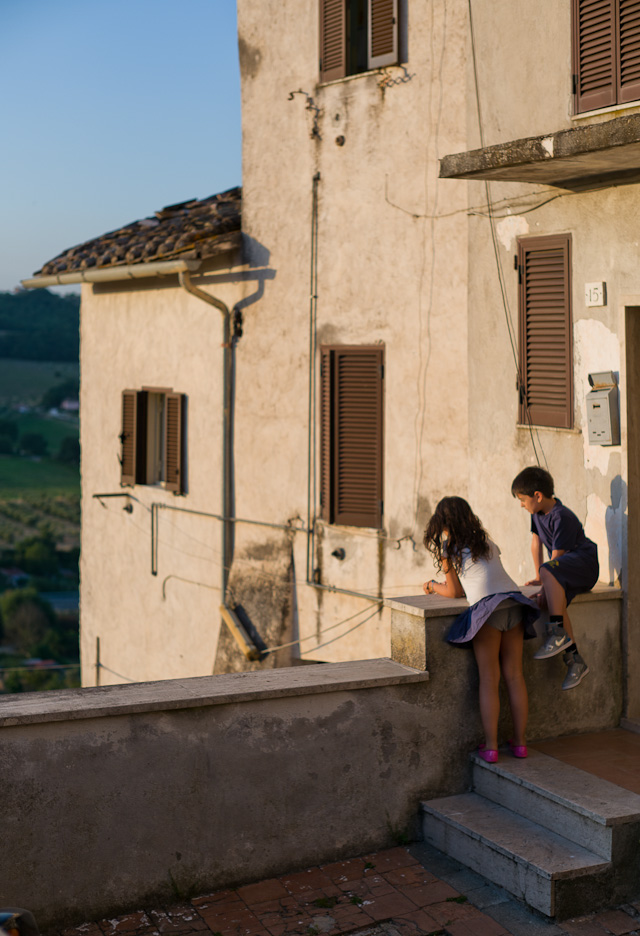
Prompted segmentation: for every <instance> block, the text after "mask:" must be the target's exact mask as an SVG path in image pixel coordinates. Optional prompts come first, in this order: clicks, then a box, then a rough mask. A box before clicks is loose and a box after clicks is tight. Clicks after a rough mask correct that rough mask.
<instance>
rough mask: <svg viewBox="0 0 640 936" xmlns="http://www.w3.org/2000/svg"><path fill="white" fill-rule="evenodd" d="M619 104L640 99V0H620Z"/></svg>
mask: <svg viewBox="0 0 640 936" xmlns="http://www.w3.org/2000/svg"><path fill="white" fill-rule="evenodd" d="M619 4H620V6H619V10H618V37H619V38H618V49H619V58H618V73H617V79H618V80H617V84H618V102H617V103H618V104H625V103H627V102H628V101H637V100H639V99H640V0H619Z"/></svg>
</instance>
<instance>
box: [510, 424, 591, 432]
mask: <svg viewBox="0 0 640 936" xmlns="http://www.w3.org/2000/svg"><path fill="white" fill-rule="evenodd" d="M516 429H526V430H527V432H528V431H529V429H535V430H536V432H539V431H540V430H541V429H542V430H543V431H544V432H568V433H569V434H570V435H582V429H578V428H576V427H574V428H573V429H565V428H564V427H563V426H536V425H532V426H530V425H529V423H516Z"/></svg>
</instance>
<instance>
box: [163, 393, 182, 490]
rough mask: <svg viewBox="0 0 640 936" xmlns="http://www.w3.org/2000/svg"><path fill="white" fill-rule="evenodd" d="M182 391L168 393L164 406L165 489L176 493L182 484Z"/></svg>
mask: <svg viewBox="0 0 640 936" xmlns="http://www.w3.org/2000/svg"><path fill="white" fill-rule="evenodd" d="M182 399H183V394H182V393H167V395H166V397H165V407H164V444H165V452H164V465H165V489H166V490H167V491H173V492H174V493H175V494H181V493H182V492H183V486H182Z"/></svg>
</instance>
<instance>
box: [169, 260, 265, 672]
mask: <svg viewBox="0 0 640 936" xmlns="http://www.w3.org/2000/svg"><path fill="white" fill-rule="evenodd" d="M178 278H179V281H180V285H181V286H182V288H183V289H185V290H186V291H187V292H188V293H190V294H191V295H192V296H195V297H196V299H201V300H202V301H203V302H207V303H208V304H209V305H212V306H215V308H216V309H218V310H219V311H220V312H221V313H222V322H223V329H222V330H223V337H222V348H223V358H222V366H223V387H224V389H223V395H222V511H221V513H222V516H223V521H222V576H221V578H222V581H221V587H222V599H221V604H220V613H221V615H222V617H223V619H224V621H225V623H226V625H227V627H228V628H229V630H230V631H231V633H232V634H233V636H234V638H235V640H236V642H237V643H238V645H239V647H240V649H241V650H242V652H243V653H244V655H245V656H246V658H247V659H248V660H259V659H260V651H259V650H258V648H257V647H256V645H255V644H254V642H253V641H252V640H251V638H250V637H249V635H248V634H247V632H246V630H245V629H244V627H243V625H242V623H241V622H240V620H239V619H238V617H237V615H236V614H235V612H234V610H233V608H230V607H229V605H228V604H227V583H228V580H229V566H230V564H231V525H232V522H233V521H232V519H231V363H232V359H231V312H230V310H229V307H228V306H227V305H226V303H224V302H223V301H222V300H221V299H218V298H216V296H212V295H211V294H210V293H208V292H205V291H204V290H203V289H199V288H198V287H197V286H194V284H193V283H192V282H191V276H190V274H189V271H188V270H182V271H181V272H180V273H179V274H178Z"/></svg>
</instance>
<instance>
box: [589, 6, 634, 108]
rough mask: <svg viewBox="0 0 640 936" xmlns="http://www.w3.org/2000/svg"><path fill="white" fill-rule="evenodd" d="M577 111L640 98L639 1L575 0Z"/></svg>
mask: <svg viewBox="0 0 640 936" xmlns="http://www.w3.org/2000/svg"><path fill="white" fill-rule="evenodd" d="M573 62H574V75H575V79H574V81H575V88H574V91H575V96H576V113H578V114H581V113H584V112H585V111H589V110H596V109H597V108H600V107H610V106H611V105H613V104H625V103H627V102H629V101H637V100H640V0H573Z"/></svg>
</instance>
